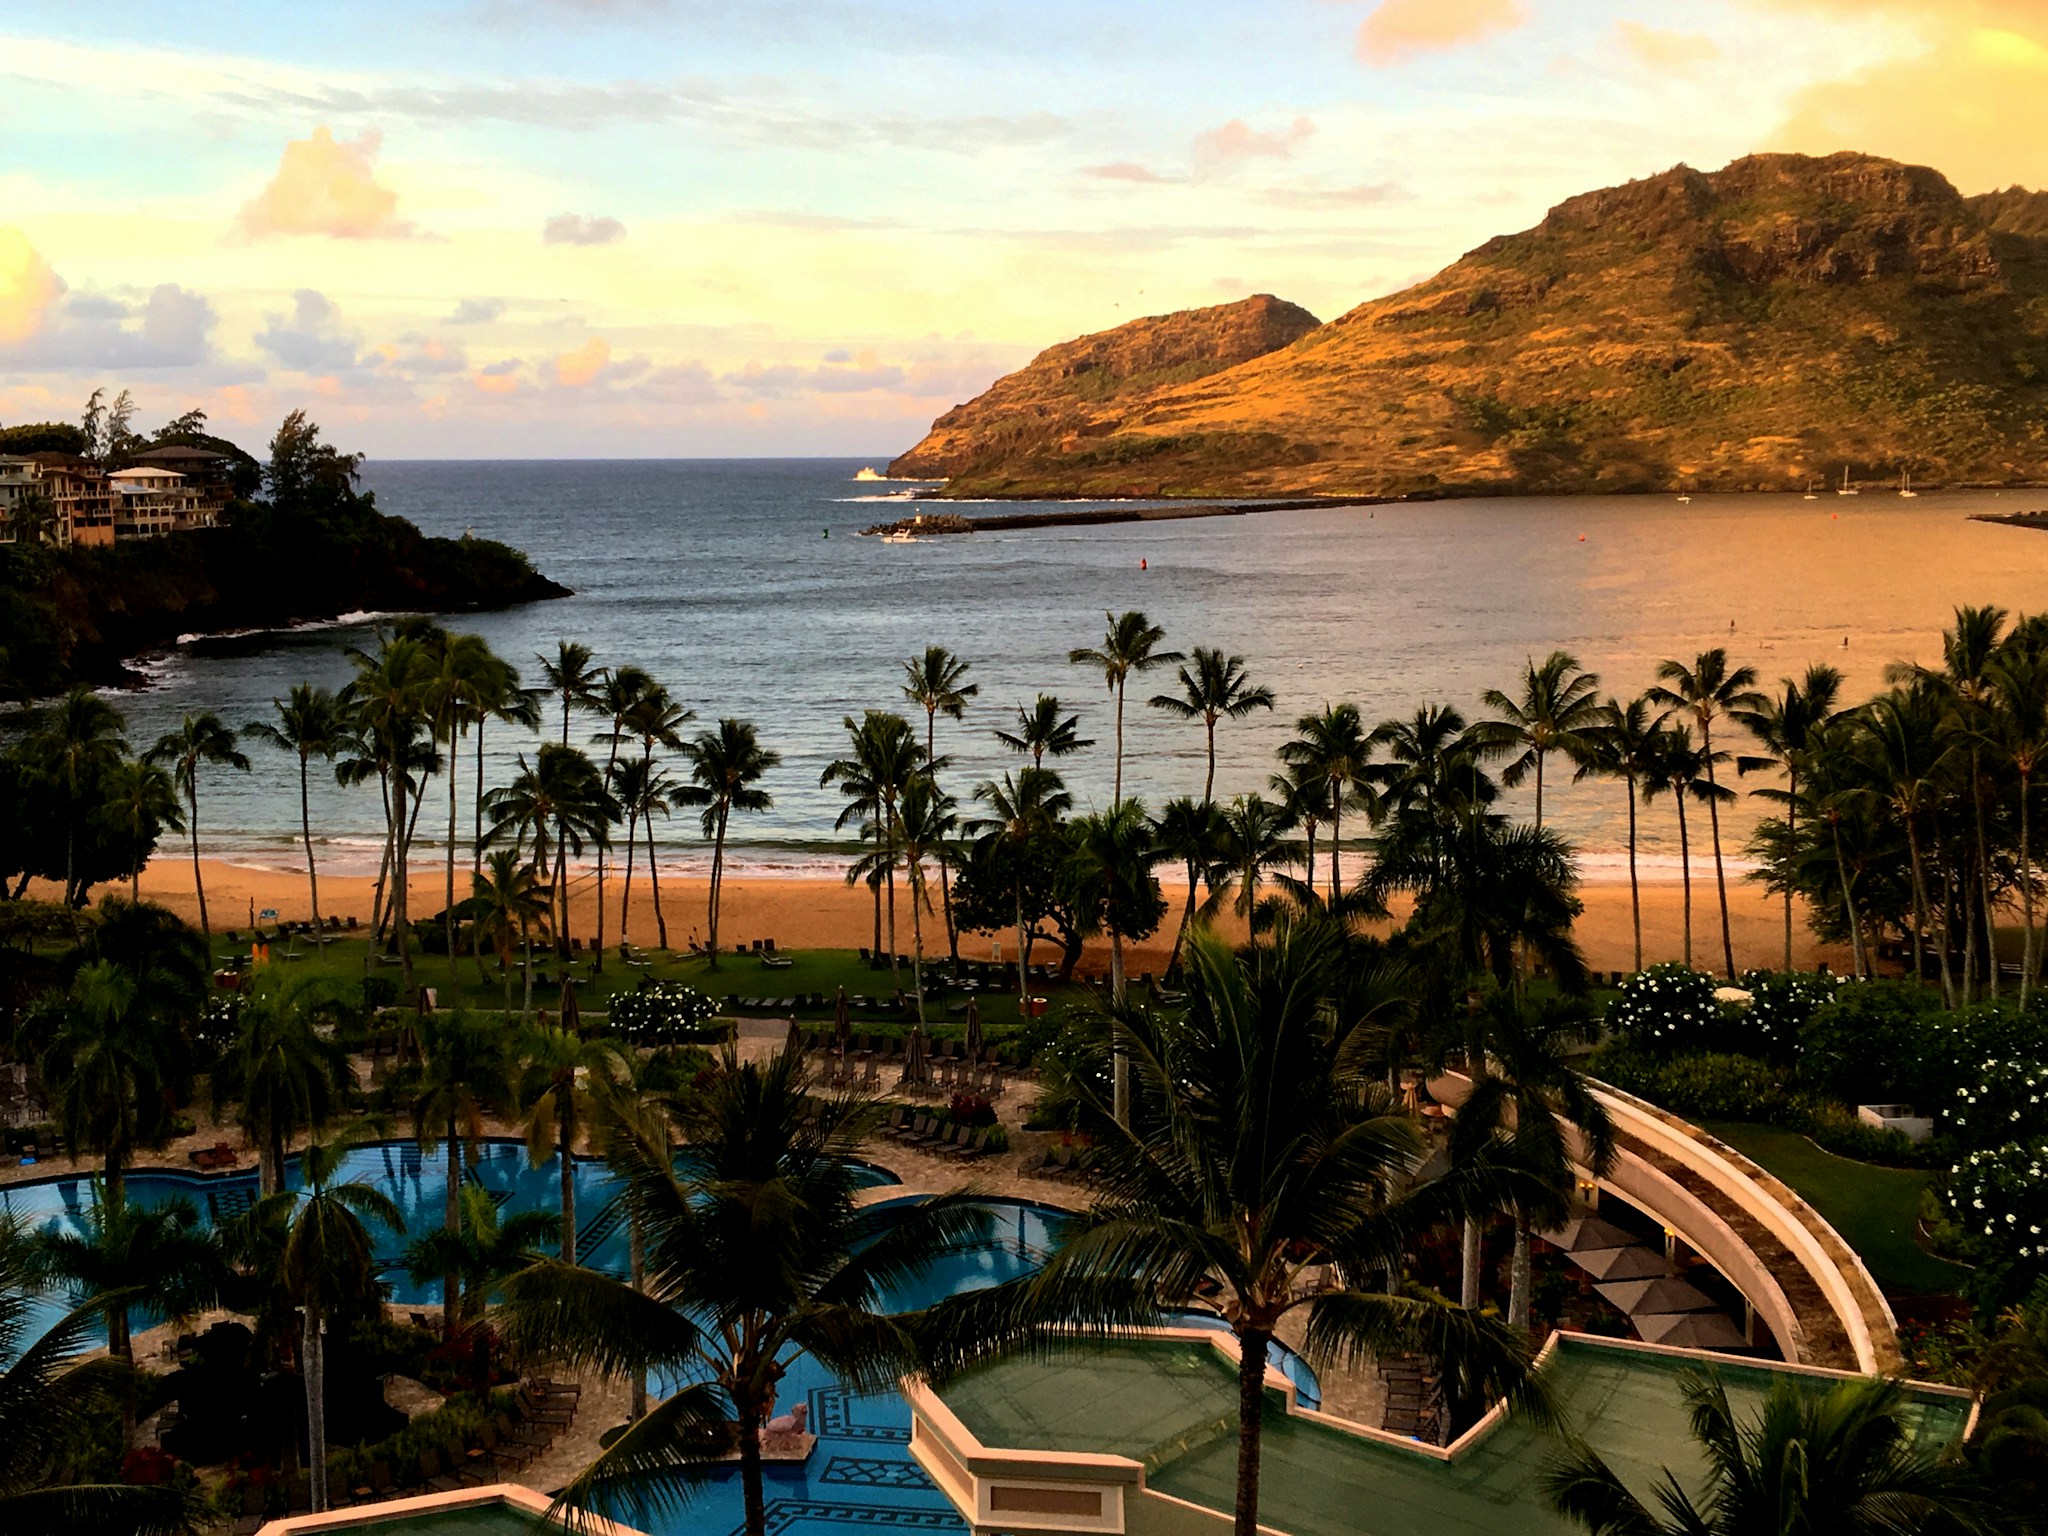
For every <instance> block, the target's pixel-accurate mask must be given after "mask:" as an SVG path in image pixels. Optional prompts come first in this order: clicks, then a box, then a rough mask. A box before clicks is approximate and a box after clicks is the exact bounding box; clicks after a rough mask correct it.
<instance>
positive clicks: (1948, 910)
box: [1934, 834, 1956, 1008]
mask: <svg viewBox="0 0 2048 1536" xmlns="http://www.w3.org/2000/svg"><path fill="white" fill-rule="evenodd" d="M1934 852H1935V856H1936V857H1937V858H1940V859H1941V862H1942V866H1943V869H1942V890H1941V922H1940V923H1939V924H1937V925H1936V926H1937V931H1938V932H1939V933H1940V934H1941V940H1940V942H1939V943H1937V944H1936V945H1935V947H1934V959H1935V966H1936V969H1937V970H1939V971H1940V972H1941V1005H1942V1006H1943V1007H1944V1008H1953V1007H1955V1005H1956V988H1955V981H1954V978H1952V977H1951V976H1950V975H1949V969H1948V951H1949V945H1950V943H1951V941H1952V936H1953V935H1954V933H1955V929H1954V928H1953V927H1952V926H1951V925H1950V919H1951V918H1952V917H1954V915H1955V905H1956V903H1955V896H1956V871H1955V864H1954V862H1953V861H1952V860H1951V859H1949V858H1947V857H1945V856H1944V855H1945V852H1946V850H1944V849H1943V848H1942V846H1941V841H1940V837H1939V834H1937V835H1936V839H1935V845H1934Z"/></svg>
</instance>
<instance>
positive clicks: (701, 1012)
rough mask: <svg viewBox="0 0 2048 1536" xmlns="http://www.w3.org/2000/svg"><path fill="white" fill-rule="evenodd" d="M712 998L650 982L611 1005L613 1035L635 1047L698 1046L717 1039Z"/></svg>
mask: <svg viewBox="0 0 2048 1536" xmlns="http://www.w3.org/2000/svg"><path fill="white" fill-rule="evenodd" d="M716 1012H717V1009H716V1007H715V1006H714V1005H713V1004H712V1001H711V999H710V998H708V997H706V996H705V995H704V994H703V993H702V992H699V991H697V990H696V989H695V988H694V987H686V986H684V985H683V984H682V983H681V982H676V981H650V982H646V983H644V984H642V985H641V987H640V988H639V989H638V990H637V991H633V992H621V993H618V994H617V995H616V996H614V997H613V998H612V1001H611V1025H612V1033H613V1034H615V1035H618V1036H620V1037H621V1038H622V1039H624V1040H626V1041H627V1042H628V1043H629V1044H632V1045H646V1046H661V1045H697V1044H702V1043H704V1042H705V1041H708V1040H711V1039H714V1038H715V1037H716V1036H717V1034H718V1031H717V1030H715V1029H711V1028H709V1027H708V1026H709V1025H710V1023H711V1018H712V1015H713V1014H714V1013H716Z"/></svg>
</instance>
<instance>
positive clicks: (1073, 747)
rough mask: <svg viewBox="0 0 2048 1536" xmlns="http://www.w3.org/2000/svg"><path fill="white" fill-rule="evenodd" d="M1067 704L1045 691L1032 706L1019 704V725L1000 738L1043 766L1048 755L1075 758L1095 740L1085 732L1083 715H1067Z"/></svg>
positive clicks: (1010, 747) (1035, 763)
mask: <svg viewBox="0 0 2048 1536" xmlns="http://www.w3.org/2000/svg"><path fill="white" fill-rule="evenodd" d="M1065 707H1066V706H1065V705H1063V704H1061V703H1060V701H1059V699H1058V697H1057V696H1056V695H1054V694H1050V693H1041V694H1040V695H1039V696H1038V697H1037V698H1036V699H1035V700H1033V701H1032V703H1031V704H1030V705H1028V706H1026V705H1021V704H1020V705H1019V706H1018V707H1017V728H1016V729H1015V730H1014V731H1002V730H999V731H997V732H996V733H995V737H996V740H997V741H999V742H1001V743H1002V744H1003V745H1004V746H1006V747H1008V748H1009V749H1010V750H1011V751H1012V752H1021V753H1023V754H1025V755H1026V756H1028V757H1029V758H1030V759H1031V766H1032V767H1034V768H1043V767H1044V766H1045V760H1046V759H1047V758H1048V757H1072V756H1073V755H1074V754H1075V753H1077V752H1084V751H1086V750H1087V749H1088V748H1089V747H1092V746H1094V745H1095V743H1094V742H1093V741H1091V740H1089V739H1088V738H1087V737H1084V736H1083V735H1082V734H1081V717H1080V716H1079V715H1068V714H1063V713H1062V711H1063V710H1064V709H1065Z"/></svg>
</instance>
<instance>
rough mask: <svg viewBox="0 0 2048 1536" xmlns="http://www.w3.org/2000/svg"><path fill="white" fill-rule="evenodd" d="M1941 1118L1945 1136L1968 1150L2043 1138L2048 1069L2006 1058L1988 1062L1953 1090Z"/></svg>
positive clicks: (2047, 1128) (2046, 1123) (2047, 1126)
mask: <svg viewBox="0 0 2048 1536" xmlns="http://www.w3.org/2000/svg"><path fill="white" fill-rule="evenodd" d="M1946 1118H1947V1121H1948V1129H1949V1130H1950V1132H1951V1133H1952V1134H1953V1135H1954V1136H1955V1138H1956V1139H1957V1140H1958V1141H1960V1142H1961V1143H1962V1144H1963V1145H1964V1146H1968V1147H1980V1148H1981V1147H1994V1146H1998V1145H2000V1144H2001V1143H2005V1142H2014V1141H2024V1140H2026V1139H2027V1138H2028V1137H2032V1136H2044V1135H2048V1067H2044V1066H2042V1065H2041V1064H2040V1063H2038V1062H2033V1061H2022V1060H2019V1059H2017V1058H2014V1057H2009V1056H1991V1057H1987V1058H1985V1059H1984V1060H1983V1061H1981V1062H1978V1063H1977V1064H1976V1067H1975V1069H1974V1071H1972V1072H1971V1074H1970V1077H1969V1080H1968V1081H1966V1082H1965V1083H1964V1084H1963V1085H1962V1087H1960V1088H1958V1089H1957V1090H1956V1096H1955V1098H1954V1100H1953V1101H1951V1102H1950V1104H1949V1106H1948V1114H1947V1117H1946Z"/></svg>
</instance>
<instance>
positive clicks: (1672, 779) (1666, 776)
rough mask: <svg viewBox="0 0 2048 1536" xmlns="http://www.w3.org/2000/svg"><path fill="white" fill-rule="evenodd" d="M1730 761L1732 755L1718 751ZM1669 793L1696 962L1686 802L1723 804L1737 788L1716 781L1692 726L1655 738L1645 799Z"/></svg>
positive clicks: (1688, 956)
mask: <svg viewBox="0 0 2048 1536" xmlns="http://www.w3.org/2000/svg"><path fill="white" fill-rule="evenodd" d="M1715 755H1716V756H1718V757H1719V758H1720V759H1721V761H1723V762H1726V761H1727V758H1728V754H1727V753H1725V752H1722V753H1718V754H1715ZM1662 794H1669V795H1670V796H1671V799H1672V802H1673V804H1675V805H1676V806H1677V807H1678V872H1679V873H1678V884H1679V892H1680V898H1681V906H1682V909H1683V911H1684V924H1685V926H1684V936H1685V963H1686V964H1687V965H1691V964H1692V835H1691V833H1690V831H1689V830H1688V828H1687V826H1686V820H1685V803H1686V802H1687V801H1688V800H1695V801H1704V802H1706V803H1707V804H1708V805H1712V806H1719V805H1720V804H1722V803H1723V802H1724V801H1729V800H1733V799H1734V798H1735V791H1733V790H1732V789H1728V788H1725V787H1724V786H1722V785H1721V784H1718V783H1716V782H1715V780H1714V778H1713V776H1712V772H1711V765H1710V764H1709V762H1708V754H1707V752H1706V751H1705V750H1704V749H1703V748H1701V747H1698V746H1695V745H1694V744H1693V739H1692V728H1691V727H1690V726H1685V725H1668V726H1664V727H1662V728H1661V729H1659V730H1658V731H1657V732H1656V733H1655V734H1654V735H1653V736H1652V738H1651V745H1650V750H1649V756H1648V759H1647V762H1646V765H1645V767H1644V770H1643V800H1644V801H1645V803H1647V802H1649V801H1651V800H1654V799H1655V798H1656V797H1657V796H1659V795H1662ZM1731 974H1732V973H1731Z"/></svg>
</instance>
